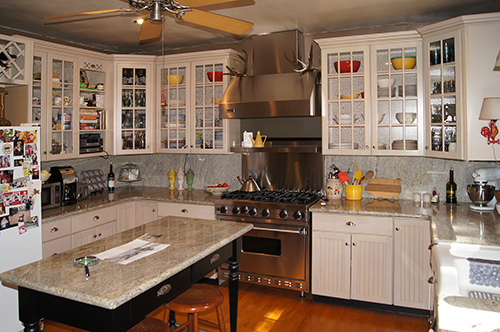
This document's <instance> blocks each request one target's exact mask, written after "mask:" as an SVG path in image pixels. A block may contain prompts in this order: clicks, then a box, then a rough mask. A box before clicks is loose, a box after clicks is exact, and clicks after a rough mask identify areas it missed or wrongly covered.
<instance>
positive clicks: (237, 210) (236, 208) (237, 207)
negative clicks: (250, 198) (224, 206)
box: [233, 206, 240, 214]
mask: <svg viewBox="0 0 500 332" xmlns="http://www.w3.org/2000/svg"><path fill="white" fill-rule="evenodd" d="M238 213H240V207H239V206H235V207H234V208H233V214H238Z"/></svg>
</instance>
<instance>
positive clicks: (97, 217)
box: [93, 216, 101, 220]
mask: <svg viewBox="0 0 500 332" xmlns="http://www.w3.org/2000/svg"><path fill="white" fill-rule="evenodd" d="M93 219H94V220H99V219H101V218H100V217H99V216H94V218H93Z"/></svg>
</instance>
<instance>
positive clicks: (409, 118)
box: [396, 113, 417, 124]
mask: <svg viewBox="0 0 500 332" xmlns="http://www.w3.org/2000/svg"><path fill="white" fill-rule="evenodd" d="M416 118H417V113H405V114H404V123H405V124H412V123H413V122H414V121H415V119H416ZM396 120H398V122H399V123H401V124H403V113H396Z"/></svg>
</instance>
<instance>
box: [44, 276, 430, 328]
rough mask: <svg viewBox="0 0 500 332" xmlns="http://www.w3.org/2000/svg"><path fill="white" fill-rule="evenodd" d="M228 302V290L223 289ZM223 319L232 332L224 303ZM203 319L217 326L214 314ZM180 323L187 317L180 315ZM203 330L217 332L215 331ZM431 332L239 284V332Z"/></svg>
mask: <svg viewBox="0 0 500 332" xmlns="http://www.w3.org/2000/svg"><path fill="white" fill-rule="evenodd" d="M220 290H221V291H222V293H223V294H224V297H225V299H227V298H228V289H227V287H226V286H224V285H222V286H220ZM223 312H224V318H225V320H226V322H225V323H226V326H227V329H228V331H229V303H228V301H227V300H224V303H223ZM163 313H164V310H163V308H158V309H157V310H155V311H154V312H152V313H151V314H150V315H149V316H152V317H156V318H159V319H163ZM200 317H202V318H204V319H207V320H210V321H213V322H217V316H216V314H215V311H213V312H210V313H207V314H204V315H203V316H202V315H200ZM177 318H178V321H179V322H184V321H185V317H183V316H182V315H178V317H177ZM202 328H204V329H207V330H210V331H216V330H213V329H209V328H206V327H205V326H202ZM428 330H429V326H428V325H427V318H425V317H418V316H411V315H402V314H396V313H388V312H381V311H374V310H368V309H359V308H351V307H346V306H340V305H332V304H324V303H318V302H313V300H312V296H311V295H309V294H307V296H306V298H303V299H301V298H300V297H299V296H298V292H294V291H288V290H281V289H276V288H271V287H264V286H256V285H250V284H243V283H240V293H239V307H238V331H239V332H284V331H286V332H293V331H297V332H298V331H300V332H309V331H318V332H323V331H341V332H396V331H397V332H403V331H404V332H426V331H428ZM44 331H46V332H81V331H83V330H80V329H75V328H72V327H68V326H65V325H62V324H59V323H55V322H51V321H46V322H45V328H44Z"/></svg>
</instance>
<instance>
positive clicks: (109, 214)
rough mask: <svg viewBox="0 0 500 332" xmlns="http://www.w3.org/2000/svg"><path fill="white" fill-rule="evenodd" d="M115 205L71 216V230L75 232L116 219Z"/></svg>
mask: <svg viewBox="0 0 500 332" xmlns="http://www.w3.org/2000/svg"><path fill="white" fill-rule="evenodd" d="M116 218H117V217H116V206H110V207H107V208H103V209H99V210H95V211H92V212H86V213H82V214H80V215H78V216H75V217H72V218H71V232H72V233H76V232H80V231H83V230H85V229H89V228H93V227H96V226H99V225H102V224H105V223H107V222H110V221H113V220H116Z"/></svg>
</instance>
